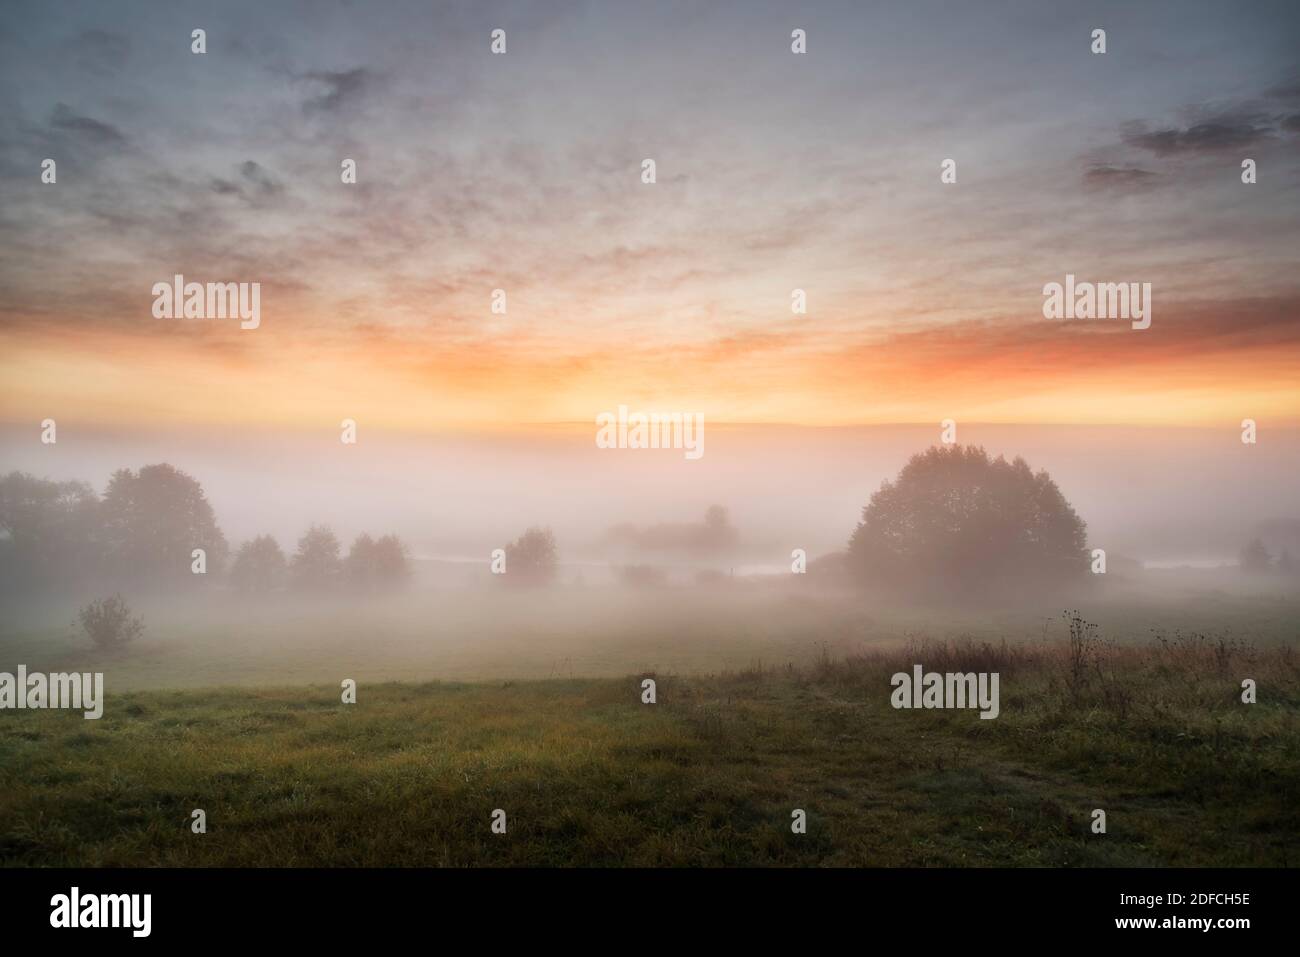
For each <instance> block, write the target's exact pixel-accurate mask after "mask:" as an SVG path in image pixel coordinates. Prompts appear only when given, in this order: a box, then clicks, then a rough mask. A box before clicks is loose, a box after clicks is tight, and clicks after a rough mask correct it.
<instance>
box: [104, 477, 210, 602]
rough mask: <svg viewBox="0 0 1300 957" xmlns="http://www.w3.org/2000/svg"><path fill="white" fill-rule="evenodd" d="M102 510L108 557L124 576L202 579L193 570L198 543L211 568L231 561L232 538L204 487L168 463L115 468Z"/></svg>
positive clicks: (141, 579)
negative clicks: (219, 524)
mask: <svg viewBox="0 0 1300 957" xmlns="http://www.w3.org/2000/svg"><path fill="white" fill-rule="evenodd" d="M100 514H101V520H102V533H103V541H104V551H105V557H106V558H107V560H108V562H109V563H110V566H111V567H112V568H113V569H115V570H116V571H117V574H118V575H119V576H120V577H124V578H127V579H132V580H139V581H146V582H150V583H154V582H160V581H177V580H185V579H192V578H198V577H199V576H194V575H192V574H191V572H190V563H191V561H192V559H191V552H192V551H193V550H194V549H196V548H201V549H203V550H204V551H205V552H206V553H207V568H208V571H209V572H210V573H214V572H218V571H220V569H221V568H222V566H223V565H224V563H225V560H226V552H227V550H228V546H227V545H226V537H225V536H224V535H223V534H221V529H220V528H218V527H217V520H216V516H215V514H214V513H213V511H212V506H211V505H210V504H208V500H207V498H206V497H205V496H204V494H203V487H202V486H201V485H199V483H198V482H197V481H195V480H194V479H193V478H191V477H190V476H188V475H186V474H185V473H184V472H182V471H180V470H179V469H177V468H174V467H173V466H171V465H167V464H166V463H163V464H159V465H146V466H144V467H143V468H141V469H140V471H139V472H133V471H131V470H130V469H118V470H117V471H116V472H114V473H113V477H112V478H111V479H110V480H109V483H108V488H107V489H106V490H105V491H104V498H103V501H102V502H101V503H100Z"/></svg>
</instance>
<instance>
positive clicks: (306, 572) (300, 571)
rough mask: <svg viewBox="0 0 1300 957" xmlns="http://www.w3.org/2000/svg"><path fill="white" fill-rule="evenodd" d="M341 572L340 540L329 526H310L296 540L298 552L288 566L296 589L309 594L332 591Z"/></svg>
mask: <svg viewBox="0 0 1300 957" xmlns="http://www.w3.org/2000/svg"><path fill="white" fill-rule="evenodd" d="M342 571H343V563H342V562H341V561H339V540H338V539H337V538H336V537H335V536H334V532H333V531H332V530H331V529H330V527H329V526H328V525H313V526H312V527H311V528H309V529H307V532H306V533H305V534H304V535H303V536H302V538H300V539H298V551H297V552H295V553H294V556H293V562H292V563H291V564H290V566H289V572H290V578H291V580H292V582H293V585H294V587H295V588H301V589H305V590H309V591H316V590H323V589H326V588H331V587H333V586H334V585H335V584H337V583H338V580H339V576H340V575H341V574H342Z"/></svg>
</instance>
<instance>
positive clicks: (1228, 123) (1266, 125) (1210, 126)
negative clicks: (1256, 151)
mask: <svg viewBox="0 0 1300 957" xmlns="http://www.w3.org/2000/svg"><path fill="white" fill-rule="evenodd" d="M1272 135H1273V125H1272V122H1271V121H1270V120H1269V119H1268V118H1267V117H1265V116H1262V115H1260V114H1249V115H1242V116H1235V117H1234V116H1223V117H1220V118H1218V119H1213V120H1206V121H1204V122H1201V123H1195V124H1193V125H1191V126H1188V127H1184V128H1181V129H1179V128H1173V129H1163V130H1148V129H1147V126H1146V124H1144V123H1138V124H1130V125H1129V126H1128V127H1126V128H1125V129H1124V131H1123V140H1124V142H1125V143H1126V144H1127V145H1129V146H1134V147H1137V148H1138V149H1143V150H1147V151H1149V152H1151V153H1153V154H1154V155H1156V156H1175V155H1182V154H1197V153H1217V152H1220V151H1222V150H1233V149H1242V148H1244V147H1247V146H1253V145H1254V144H1256V143H1260V142H1262V141H1264V140H1266V139H1269V138H1270V137H1271V136H1272Z"/></svg>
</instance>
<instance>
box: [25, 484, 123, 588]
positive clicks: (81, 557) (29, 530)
mask: <svg viewBox="0 0 1300 957" xmlns="http://www.w3.org/2000/svg"><path fill="white" fill-rule="evenodd" d="M102 550H103V542H102V535H101V534H100V514H99V497H98V496H97V495H96V494H95V492H94V490H93V489H92V488H91V487H90V486H89V485H87V484H86V483H85V482H53V481H50V480H49V479H39V478H36V476H34V475H28V474H27V473H25V472H10V473H9V474H8V475H6V476H4V477H3V478H0V583H3V585H4V586H5V587H6V588H9V589H14V590H18V589H24V590H25V589H30V588H49V587H59V588H67V587H68V585H69V584H80V583H82V582H85V581H87V580H89V579H91V578H93V577H94V576H95V575H96V574H97V573H98V572H99V571H100V570H101V569H102V567H103V553H102Z"/></svg>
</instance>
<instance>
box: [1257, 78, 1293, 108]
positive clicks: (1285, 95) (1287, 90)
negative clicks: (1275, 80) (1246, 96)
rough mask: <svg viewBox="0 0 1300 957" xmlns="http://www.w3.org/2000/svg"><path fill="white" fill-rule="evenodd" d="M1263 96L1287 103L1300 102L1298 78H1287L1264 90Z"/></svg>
mask: <svg viewBox="0 0 1300 957" xmlns="http://www.w3.org/2000/svg"><path fill="white" fill-rule="evenodd" d="M1264 95H1265V96H1267V97H1270V98H1271V99H1274V100H1285V101H1286V102H1288V103H1300V79H1292V80H1287V81H1286V82H1285V83H1279V84H1278V85H1277V86H1275V87H1272V88H1271V89H1269V90H1267V91H1265V93H1264Z"/></svg>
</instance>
